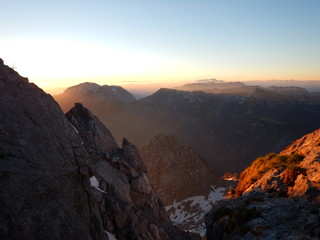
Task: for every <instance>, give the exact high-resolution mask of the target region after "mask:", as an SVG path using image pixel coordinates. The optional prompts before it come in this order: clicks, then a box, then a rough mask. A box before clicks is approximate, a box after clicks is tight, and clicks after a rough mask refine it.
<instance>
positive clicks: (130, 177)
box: [66, 103, 193, 240]
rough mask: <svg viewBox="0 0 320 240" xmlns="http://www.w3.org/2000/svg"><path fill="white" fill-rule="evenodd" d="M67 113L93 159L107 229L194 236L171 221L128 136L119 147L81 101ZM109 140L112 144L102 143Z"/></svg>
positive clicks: (146, 235) (133, 234)
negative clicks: (174, 225)
mask: <svg viewBox="0 0 320 240" xmlns="http://www.w3.org/2000/svg"><path fill="white" fill-rule="evenodd" d="M66 116H67V118H68V119H69V120H70V122H71V123H72V124H73V126H74V127H75V128H76V129H77V130H78V132H79V135H80V136H81V137H82V139H84V140H85V141H84V146H85V147H86V149H87V151H88V152H89V153H90V155H91V157H92V159H93V162H92V164H91V175H92V176H91V178H90V179H91V182H92V187H93V193H94V196H95V210H96V212H98V213H99V214H100V216H101V219H102V225H103V227H104V229H106V230H107V231H108V232H112V233H114V234H115V236H116V237H117V239H146V240H147V239H193V237H192V236H189V235H188V234H186V233H184V232H182V231H181V230H179V229H177V228H175V227H173V226H172V225H171V223H170V220H169V218H168V215H167V214H166V211H165V208H164V206H163V204H162V203H161V201H160V200H159V199H158V198H157V196H156V195H155V192H154V190H153V188H152V186H151V184H150V182H149V179H148V177H147V168H146V166H145V165H144V163H143V161H142V159H141V157H140V155H139V152H138V150H137V148H136V147H135V146H134V145H132V144H131V143H130V142H129V141H128V140H127V139H124V140H123V142H122V149H120V148H118V147H117V144H116V142H115V141H114V139H113V137H112V135H111V134H110V132H109V131H108V130H107V129H106V128H105V126H104V125H103V124H102V123H101V122H100V121H99V120H98V119H97V118H96V117H95V116H94V115H93V114H92V113H90V112H89V111H88V110H87V109H86V108H84V107H83V106H82V105H81V104H80V103H77V104H76V105H75V107H74V108H72V109H71V110H70V111H69V112H68V113H66ZM105 143H108V146H109V148H104V149H103V148H102V147H101V146H105ZM95 146H97V147H95Z"/></svg>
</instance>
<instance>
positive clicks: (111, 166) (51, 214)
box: [0, 59, 197, 240]
mask: <svg viewBox="0 0 320 240" xmlns="http://www.w3.org/2000/svg"><path fill="white" fill-rule="evenodd" d="M0 114H1V119H0V129H1V137H0V239H4V240H5V239H10V240H12V239H97V240H98V239H99V240H100V239H101V240H102V239H105V240H107V239H112V235H115V237H116V238H117V239H119V240H121V239H122V240H124V239H145V240H149V239H156V240H160V239H161V240H162V239H181V240H182V239H197V236H196V235H191V234H188V233H185V232H184V231H182V230H179V229H178V228H177V227H174V226H173V225H172V224H171V222H170V220H169V217H168V215H167V214H166V211H165V208H164V206H163V204H162V203H161V201H160V200H159V199H158V198H157V197H156V195H155V193H154V190H153V188H152V186H151V184H150V182H149V179H148V177H147V172H146V167H145V165H144V164H143V162H142V160H141V158H140V155H139V152H138V150H137V148H136V147H135V146H134V145H132V144H131V143H130V142H129V141H128V140H126V139H124V140H123V142H122V148H119V147H118V145H117V143H116V142H115V140H114V138H113V136H112V135H111V133H110V132H109V130H108V129H107V128H106V127H105V126H104V125H103V124H102V123H101V122H100V121H99V119H98V118H97V117H95V116H94V115H93V114H92V113H91V112H90V111H88V110H87V109H86V108H84V107H83V106H82V105H81V104H76V105H75V107H74V108H72V109H71V110H70V111H69V112H68V113H67V114H66V116H65V115H64V114H63V112H62V110H61V109H60V108H59V105H58V104H57V103H56V102H55V101H54V100H53V98H52V97H51V96H50V95H48V94H46V93H45V92H43V91H42V90H41V89H39V88H38V87H37V86H36V85H34V84H32V83H29V82H28V80H27V79H25V78H22V77H21V76H19V74H18V73H17V72H15V71H14V70H13V69H11V68H9V67H7V66H5V65H3V61H2V60H1V59H0Z"/></svg>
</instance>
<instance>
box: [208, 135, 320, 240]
mask: <svg viewBox="0 0 320 240" xmlns="http://www.w3.org/2000/svg"><path fill="white" fill-rule="evenodd" d="M319 145H320V130H316V131H314V132H312V133H310V134H308V135H305V136H304V137H302V138H301V139H299V140H297V141H295V142H293V143H292V144H291V145H290V146H289V147H287V148H286V149H284V150H283V151H282V152H280V154H279V155H277V154H268V155H267V156H265V157H261V158H258V159H256V160H255V161H254V162H253V163H252V165H251V166H250V167H248V168H247V169H246V170H245V171H244V172H243V173H242V174H241V176H240V182H239V185H238V187H237V188H236V190H235V192H233V193H231V194H229V196H228V197H229V198H230V199H226V200H223V201H221V202H219V203H218V204H217V205H216V206H214V208H213V210H212V211H211V213H210V214H209V215H208V216H207V238H208V239H209V240H210V239H240V238H241V239H256V238H257V237H259V239H319V238H320V227H319V222H320V211H319V209H320V182H319V179H320V177H319V173H320V165H319V159H320V148H319Z"/></svg>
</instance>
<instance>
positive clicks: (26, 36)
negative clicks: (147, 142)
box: [0, 0, 320, 89]
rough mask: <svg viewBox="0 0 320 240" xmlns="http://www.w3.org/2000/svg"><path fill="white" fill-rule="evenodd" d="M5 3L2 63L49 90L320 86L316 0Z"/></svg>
mask: <svg viewBox="0 0 320 240" xmlns="http://www.w3.org/2000/svg"><path fill="white" fill-rule="evenodd" d="M0 1H1V5H0V6H1V7H0V29H1V31H0V58H2V59H3V60H4V62H5V64H6V65H8V66H10V67H14V68H15V70H16V71H18V72H19V73H20V74H21V75H22V76H25V77H28V78H29V80H30V81H31V82H35V83H36V84H37V85H38V86H40V87H42V88H45V89H48V88H56V89H58V88H64V87H68V86H72V85H75V84H78V83H81V82H86V81H90V82H97V83H99V84H108V85H111V84H117V85H134V86H138V85H141V86H142V85H148V84H149V85H150V84H158V85H159V84H160V85H161V84H163V85H165V84H167V85H170V84H171V85H175V84H178V83H185V82H189V81H194V80H198V79H208V78H216V79H219V80H225V81H245V80H268V79H284V80H285V79H296V80H320V14H319V12H320V1H319V0H268V1H267V0H220V1H217V0H211V1H210V0H197V1H196V0H193V1H192V0H170V1H169V0H162V1H155V0H135V1H132V0H131V1H129V0H117V1H114V0H113V1H109V0H92V1H88V0H87V1H82V0H77V1H75V0H74V1H73V0H55V1H46V0H28V1H27V0H14V1H8V0H7V1H5V0H0Z"/></svg>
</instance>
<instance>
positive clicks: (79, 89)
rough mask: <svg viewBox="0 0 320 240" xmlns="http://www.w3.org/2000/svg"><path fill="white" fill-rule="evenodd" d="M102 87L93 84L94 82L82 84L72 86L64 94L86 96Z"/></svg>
mask: <svg viewBox="0 0 320 240" xmlns="http://www.w3.org/2000/svg"><path fill="white" fill-rule="evenodd" d="M100 87H101V86H100V85H98V84H96V83H92V82H85V83H80V84H78V85H75V86H72V87H69V88H67V89H66V90H65V91H64V93H68V94H70V93H73V94H78V95H85V94H88V93H91V92H96V91H98V89H99V88H100Z"/></svg>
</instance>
